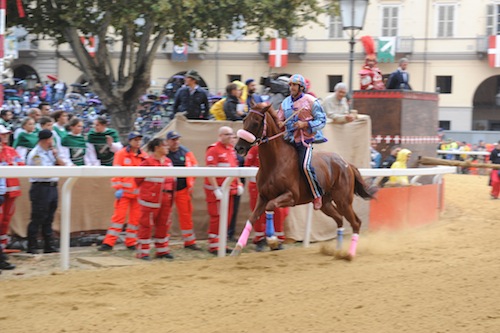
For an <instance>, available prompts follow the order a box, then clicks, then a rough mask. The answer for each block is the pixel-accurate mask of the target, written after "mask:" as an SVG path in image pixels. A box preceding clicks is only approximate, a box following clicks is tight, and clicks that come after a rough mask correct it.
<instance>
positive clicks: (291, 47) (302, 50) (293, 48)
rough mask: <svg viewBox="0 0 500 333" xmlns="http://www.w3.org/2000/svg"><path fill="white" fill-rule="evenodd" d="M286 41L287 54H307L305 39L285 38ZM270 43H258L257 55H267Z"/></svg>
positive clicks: (264, 41) (263, 41) (266, 41)
mask: <svg viewBox="0 0 500 333" xmlns="http://www.w3.org/2000/svg"><path fill="white" fill-rule="evenodd" d="M287 41H288V54H296V55H301V54H306V53H307V39H305V38H295V37H291V38H287ZM270 45H271V41H268V40H262V41H260V42H259V53H264V54H268V53H269V47H270Z"/></svg>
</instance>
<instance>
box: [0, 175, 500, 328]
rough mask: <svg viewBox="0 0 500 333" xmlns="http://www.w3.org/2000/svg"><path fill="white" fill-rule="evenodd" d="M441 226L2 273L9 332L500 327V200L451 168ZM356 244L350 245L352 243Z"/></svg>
mask: <svg viewBox="0 0 500 333" xmlns="http://www.w3.org/2000/svg"><path fill="white" fill-rule="evenodd" d="M445 178H446V210H445V212H444V213H443V215H442V216H441V219H440V221H439V222H438V223H435V224H432V225H428V226H425V227H420V228H416V229H406V230H401V231H397V232H394V231H392V232H376V233H375V232H372V233H369V232H365V233H363V234H362V235H361V237H360V243H359V251H358V255H357V257H356V258H355V260H354V261H352V262H347V261H340V260H336V259H334V258H333V257H330V256H325V255H323V254H321V253H320V248H321V244H314V245H313V246H311V247H310V248H301V247H294V248H291V249H287V250H285V251H277V252H266V253H245V254H243V255H241V256H240V257H237V258H234V257H227V258H223V259H218V258H213V259H201V260H192V261H174V262H151V263H145V264H141V265H137V266H131V267H121V268H109V269H93V270H81V269H74V270H71V271H69V272H65V273H52V275H46V276H37V277H29V278H26V277H23V278H15V277H14V276H13V275H10V276H9V277H7V276H6V275H5V274H3V275H2V277H0V288H1V289H0V332H2V333H11V332H23V333H24V332H39V333H42V332H48V333H57V332H86V333H87V332H349V333H354V332H380V333H390V332H397V333H402V332H411V333H419V332H422V333H429V332H436V333H437V332H453V333H458V332H468V333H469V332H480V333H488V332H491V333H497V332H500V246H499V243H500V218H499V213H498V212H499V211H500V200H491V199H490V197H489V194H488V191H489V188H488V187H487V186H486V183H487V179H486V178H485V177H484V176H471V175H448V176H446V177H445ZM345 245H346V247H347V245H348V244H345Z"/></svg>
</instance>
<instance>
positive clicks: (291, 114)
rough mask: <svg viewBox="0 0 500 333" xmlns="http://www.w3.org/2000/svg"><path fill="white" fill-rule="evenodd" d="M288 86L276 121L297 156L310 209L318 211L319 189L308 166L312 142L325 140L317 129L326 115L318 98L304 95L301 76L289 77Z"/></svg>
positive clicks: (312, 170) (310, 167)
mask: <svg viewBox="0 0 500 333" xmlns="http://www.w3.org/2000/svg"><path fill="white" fill-rule="evenodd" d="M289 85H290V96H288V97H287V98H285V99H284V100H283V102H282V103H281V105H280V108H279V110H278V119H279V120H280V122H281V123H280V127H283V126H285V131H286V132H285V140H287V141H289V142H291V143H292V144H293V145H294V146H295V149H296V150H297V152H298V154H299V169H300V170H301V172H302V173H303V174H304V176H305V178H306V181H307V184H308V185H309V186H310V188H311V192H312V195H313V197H314V209H320V208H321V206H322V201H321V196H322V195H323V190H322V189H321V186H320V185H319V183H318V180H317V179H316V174H315V172H314V168H313V167H312V166H311V159H312V143H313V142H324V141H326V139H325V138H324V137H323V135H322V133H321V129H322V128H323V127H325V123H326V116H325V112H324V111H323V108H322V107H321V104H320V102H319V101H318V99H317V98H315V97H313V96H312V95H309V94H306V93H304V90H305V89H306V81H305V79H304V77H303V76H302V75H300V74H294V75H292V76H291V77H290V82H289ZM289 118H290V119H289ZM285 120H287V122H286V123H284V121H285Z"/></svg>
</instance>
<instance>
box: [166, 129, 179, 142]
mask: <svg viewBox="0 0 500 333" xmlns="http://www.w3.org/2000/svg"><path fill="white" fill-rule="evenodd" d="M180 137H181V135H180V134H179V133H177V132H176V131H169V132H168V133H167V140H172V139H177V138H180Z"/></svg>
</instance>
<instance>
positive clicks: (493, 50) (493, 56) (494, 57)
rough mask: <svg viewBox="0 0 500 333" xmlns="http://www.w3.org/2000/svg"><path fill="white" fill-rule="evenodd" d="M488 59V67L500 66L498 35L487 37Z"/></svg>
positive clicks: (499, 37) (499, 40) (499, 38)
mask: <svg viewBox="0 0 500 333" xmlns="http://www.w3.org/2000/svg"><path fill="white" fill-rule="evenodd" d="M488 61H489V63H490V67H493V68H495V67H500V36H499V35H496V36H490V37H489V38H488Z"/></svg>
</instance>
